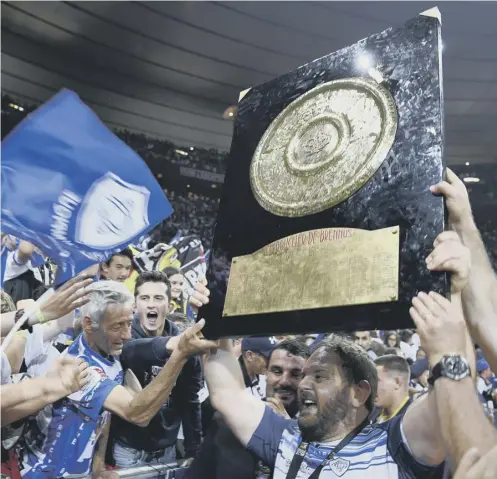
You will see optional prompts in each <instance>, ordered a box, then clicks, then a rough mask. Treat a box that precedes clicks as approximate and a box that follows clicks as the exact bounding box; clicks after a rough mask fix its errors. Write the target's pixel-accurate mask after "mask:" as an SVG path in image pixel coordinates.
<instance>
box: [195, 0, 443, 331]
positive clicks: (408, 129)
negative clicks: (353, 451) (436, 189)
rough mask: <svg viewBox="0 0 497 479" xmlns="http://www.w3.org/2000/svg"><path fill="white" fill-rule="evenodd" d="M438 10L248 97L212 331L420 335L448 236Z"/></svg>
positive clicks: (215, 277)
mask: <svg viewBox="0 0 497 479" xmlns="http://www.w3.org/2000/svg"><path fill="white" fill-rule="evenodd" d="M440 30H441V20H440V13H439V11H438V9H436V8H434V9H432V10H429V11H427V12H424V13H422V14H420V15H419V16H418V17H416V18H414V19H412V20H411V21H409V22H407V23H406V24H405V25H404V26H402V27H400V28H390V29H388V30H385V31H384V32H381V33H378V34H376V35H372V36H370V37H368V38H366V39H364V40H361V41H360V42H358V43H356V44H354V45H352V46H350V47H347V48H344V49H342V50H340V51H337V52H335V53H331V54H329V55H326V56H324V57H322V58H320V59H318V60H315V61H313V62H311V63H308V64H306V65H304V66H302V67H300V68H298V69H296V70H294V71H292V72H290V73H288V74H286V75H283V76H281V77H279V78H276V79H274V80H272V81H269V82H267V83H264V84H263V85H260V86H257V87H253V88H250V89H248V90H246V91H244V92H242V93H241V94H240V101H239V105H238V114H237V119H236V124H235V130H234V136H233V142H232V147H231V152H230V159H229V162H228V166H227V171H226V176H225V182H224V187H223V198H222V200H221V203H220V207H219V214H218V220H217V224H216V229H215V234H214V243H213V248H212V251H211V258H210V265H209V269H208V273H207V280H208V282H209V288H210V290H211V301H210V304H209V305H208V306H205V307H203V308H202V309H201V310H200V312H199V317H203V318H205V319H206V321H207V324H206V328H205V334H206V336H208V337H223V336H224V337H226V336H243V335H249V334H250V335H270V334H279V333H306V332H327V331H338V330H346V331H351V330H369V329H399V328H407V327H412V323H411V320H410V317H409V313H408V311H409V307H410V304H411V299H412V297H413V296H415V295H416V294H417V292H418V291H432V290H433V291H438V292H440V293H441V294H447V293H448V290H449V282H448V278H447V275H446V274H434V273H430V272H429V271H428V269H427V267H426V263H425V258H426V257H427V256H428V254H429V253H430V251H431V250H432V248H433V241H434V240H435V238H436V236H437V235H438V234H439V233H441V232H442V231H443V229H444V204H443V199H442V198H441V197H435V196H433V195H432V194H431V192H430V190H429V186H430V185H432V184H435V183H437V182H439V181H441V179H442V175H443V91H442V55H441V52H442V40H441V34H440Z"/></svg>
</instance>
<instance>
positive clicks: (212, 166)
mask: <svg viewBox="0 0 497 479" xmlns="http://www.w3.org/2000/svg"><path fill="white" fill-rule="evenodd" d="M116 135H117V136H119V138H121V139H122V140H123V141H124V142H125V143H127V144H128V145H130V146H131V147H132V148H133V149H134V150H135V151H137V152H138V153H139V154H140V156H141V157H142V158H143V159H144V160H145V161H147V160H148V159H150V158H160V159H161V160H164V161H168V162H171V163H172V164H174V165H179V166H186V167H188V168H194V169H199V170H205V171H210V172H212V173H221V174H224V169H225V167H226V157H227V155H226V154H225V153H220V152H219V151H217V150H215V149H213V148H211V149H208V150H207V149H205V148H195V147H193V146H189V147H178V146H175V145H174V144H173V143H171V142H169V141H165V140H158V139H154V138H151V137H148V136H146V135H143V134H138V133H132V132H130V131H127V130H117V131H116Z"/></svg>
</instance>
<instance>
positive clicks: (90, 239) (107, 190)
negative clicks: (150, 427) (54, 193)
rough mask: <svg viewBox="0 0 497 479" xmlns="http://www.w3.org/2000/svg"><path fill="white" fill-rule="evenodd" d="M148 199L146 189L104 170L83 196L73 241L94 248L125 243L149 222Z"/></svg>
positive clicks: (108, 247) (104, 247)
mask: <svg viewBox="0 0 497 479" xmlns="http://www.w3.org/2000/svg"><path fill="white" fill-rule="evenodd" d="M149 198H150V191H149V190H148V188H145V187H143V186H138V185H133V184H131V183H128V182H126V181H124V180H123V179H121V178H119V176H117V175H115V174H114V173H110V172H109V173H107V174H106V175H104V176H102V177H101V178H99V179H98V180H97V181H95V182H94V183H93V184H92V185H91V187H90V189H89V190H88V192H87V193H86V195H85V198H84V200H83V203H82V205H81V209H80V211H79V213H78V217H77V221H76V241H77V242H78V243H83V244H84V245H86V246H89V247H91V248H95V249H110V248H115V247H116V246H119V245H120V244H122V243H126V242H128V241H129V240H131V238H133V237H135V236H136V235H138V234H139V233H140V231H142V230H143V229H145V228H146V227H147V226H148V225H149V220H148V201H149Z"/></svg>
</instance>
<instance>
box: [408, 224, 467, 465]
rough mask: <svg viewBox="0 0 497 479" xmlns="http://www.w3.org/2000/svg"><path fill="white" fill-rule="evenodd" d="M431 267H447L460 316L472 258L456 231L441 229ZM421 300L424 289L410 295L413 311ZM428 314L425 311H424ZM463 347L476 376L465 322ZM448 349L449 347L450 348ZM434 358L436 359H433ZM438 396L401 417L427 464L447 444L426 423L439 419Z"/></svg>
mask: <svg viewBox="0 0 497 479" xmlns="http://www.w3.org/2000/svg"><path fill="white" fill-rule="evenodd" d="M426 263H427V266H428V268H429V269H430V270H431V271H446V272H450V273H452V274H451V291H452V293H453V294H452V300H451V301H452V310H453V312H454V314H457V315H458V317H459V318H463V311H462V306H461V290H462V289H464V287H465V286H466V284H467V281H468V277H469V274H470V266H471V258H470V252H469V250H468V248H466V247H465V246H463V244H462V243H461V241H460V239H459V237H458V236H457V234H456V233H454V232H452V231H449V232H444V233H442V234H441V235H439V236H438V237H437V239H436V240H435V249H434V250H433V251H432V252H431V254H430V255H429V256H428V258H427V259H426ZM423 301H428V302H429V301H430V298H429V296H428V295H426V294H425V293H420V294H419V295H418V296H417V297H416V298H414V299H413V312H412V313H411V316H413V319H414V315H413V314H415V313H416V310H417V309H420V310H422V311H423V312H426V308H425V307H424V303H423ZM426 314H428V313H426ZM463 334H464V349H463V350H462V355H463V356H464V357H465V358H466V359H467V360H468V362H469V365H470V369H471V372H472V373H473V375H474V376H473V379H475V374H476V372H475V368H476V359H475V354H474V348H473V346H472V342H471V338H470V336H469V333H468V331H467V328H466V326H464V327H463ZM449 352H450V351H449ZM439 360H440V358H435V359H432V358H430V364H431V366H434V365H435V364H436V362H438V361H439ZM433 361H436V362H433ZM437 404H438V398H437V397H436V395H435V392H434V390H433V389H432V390H430V392H429V393H428V394H427V395H426V396H425V397H423V398H421V399H420V400H419V401H416V402H415V403H414V404H413V405H412V406H411V407H410V408H409V410H408V411H407V413H406V415H405V419H404V432H405V435H406V438H407V441H408V444H409V446H410V448H411V450H412V452H413V454H414V455H415V456H416V458H417V459H419V460H421V461H423V462H425V463H428V464H439V463H441V462H442V461H443V460H444V458H445V455H446V448H445V444H444V440H443V436H442V434H441V431H440V427H436V426H435V427H430V428H426V427H425V425H426V424H433V425H437V424H438V423H439V412H438V407H437Z"/></svg>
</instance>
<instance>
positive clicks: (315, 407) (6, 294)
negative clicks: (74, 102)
mask: <svg viewBox="0 0 497 479" xmlns="http://www.w3.org/2000/svg"><path fill="white" fill-rule="evenodd" d="M3 110H4V107H3V106H2V116H3ZM121 135H122V138H123V139H124V140H125V141H126V142H128V143H129V144H130V145H132V146H133V148H135V149H136V150H137V151H138V152H139V153H140V154H141V155H142V156H143V157H145V158H146V156H147V154H154V155H162V156H164V157H165V158H167V159H169V160H170V161H172V162H175V161H178V157H176V156H175V155H177V154H178V153H174V150H173V149H174V146H173V145H172V144H170V143H168V142H163V141H160V142H159V141H154V140H152V139H149V138H147V137H145V136H144V135H135V134H132V133H129V132H124V133H121ZM171 151H173V153H171ZM197 151H199V150H197ZM211 153H212V155H211V156H209V155H210V154H211ZM179 155H180V156H181V157H186V155H182V154H179ZM203 155H204V153H200V152H199V153H198V154H197V155H196V156H191V157H190V154H189V155H188V156H189V160H188V161H190V162H191V163H189V164H190V165H191V166H193V167H195V168H205V169H209V168H214V170H211V171H217V170H215V168H217V166H216V158H218V157H216V154H215V153H214V152H205V156H203ZM206 158H211V159H210V160H207V159H206ZM182 164H184V163H182ZM434 193H439V194H443V195H444V196H445V198H446V204H447V208H448V222H449V231H446V232H444V233H442V235H440V237H439V238H438V239H437V242H436V246H435V248H434V251H433V253H431V254H430V256H429V257H428V258H427V268H428V269H429V270H431V271H446V272H449V273H451V284H452V297H451V300H450V301H449V300H448V299H446V298H443V297H442V296H440V295H437V294H434V293H430V294H425V293H423V292H420V293H419V294H418V295H417V296H416V297H415V298H413V301H412V308H411V310H410V315H411V318H412V320H413V323H414V324H415V326H416V329H412V330H400V331H395V330H394V331H354V332H352V333H333V334H324V333H323V334H308V335H304V336H294V335H291V334H289V335H285V336H278V337H244V338H233V339H223V340H219V341H213V340H208V339H206V338H204V337H203V336H202V334H201V331H202V328H203V326H204V324H205V323H204V321H203V320H199V321H198V322H194V319H195V315H196V311H197V308H199V307H200V306H202V305H205V304H207V303H208V302H209V296H210V292H209V289H208V288H207V286H206V285H205V284H204V282H203V281H202V280H199V281H196V283H195V285H194V290H193V291H189V292H188V291H187V280H186V278H185V277H184V275H183V272H182V270H181V264H180V263H178V260H177V252H178V251H177V250H174V248H173V247H171V246H170V245H168V244H167V243H168V242H169V241H170V240H171V238H172V237H173V236H177V235H178V234H179V236H188V235H191V234H192V233H194V234H196V235H197V236H199V237H200V238H201V240H202V242H203V243H204V245H205V246H206V249H208V248H210V242H211V235H212V227H213V225H214V222H215V210H216V208H217V201H216V200H214V199H211V198H208V197H205V196H201V195H198V194H195V193H189V194H188V195H186V196H185V195H178V194H176V193H175V192H174V191H172V190H170V191H166V194H167V196H168V198H169V200H170V201H171V203H172V205H173V207H174V210H175V213H174V215H173V216H172V217H170V218H169V219H168V220H167V221H166V222H164V223H163V224H161V225H160V226H159V227H158V228H157V229H156V230H155V231H154V235H155V241H154V246H153V247H152V248H150V249H147V247H145V248H142V247H141V246H140V245H131V246H130V247H129V248H127V249H126V250H124V251H122V252H121V253H118V254H115V255H114V256H112V257H111V258H109V259H108V260H107V261H106V262H104V263H102V264H97V265H94V266H93V267H92V268H89V269H88V270H86V271H84V272H82V273H81V274H80V275H79V276H77V277H75V278H73V279H71V280H70V281H68V282H67V283H65V284H64V285H63V286H61V287H60V288H58V289H57V290H56V291H55V292H54V291H53V290H52V289H47V287H49V286H51V285H52V282H53V274H49V273H48V272H47V271H49V270H50V264H49V263H50V262H49V261H48V260H47V258H45V257H44V256H43V252H42V251H40V250H38V249H37V248H36V247H35V246H34V245H31V244H29V243H27V242H25V241H21V240H19V239H17V238H14V237H12V236H9V235H2V288H3V289H2V296H1V313H2V316H1V330H2V334H1V336H2V354H1V356H2V386H1V395H2V398H1V409H2V415H1V421H2V474H5V475H7V476H8V477H11V478H18V477H24V478H26V479H32V478H39V477H48V478H59V477H88V476H89V475H91V476H90V477H93V478H95V479H98V478H101V479H104V478H107V479H109V478H110V479H112V478H114V477H119V472H120V471H121V472H123V471H126V470H129V469H130V468H138V467H147V466H150V468H158V467H161V466H164V467H166V468H173V469H175V474H176V475H175V476H174V477H177V478H179V477H188V478H192V479H201V478H205V479H207V478H219V479H221V478H223V479H224V478H237V479H239V478H247V479H253V478H269V477H274V478H287V479H308V478H311V479H316V478H318V477H321V478H322V479H326V478H333V477H334V478H336V477H345V478H349V479H357V478H362V477H381V478H397V477H412V478H422V479H425V478H431V477H440V478H442V477H455V478H456V479H484V478H489V477H495V473H496V471H497V430H496V425H497V422H496V419H497V417H496V415H495V414H494V410H495V407H496V406H497V378H496V375H495V374H494V373H495V372H496V371H497V326H496V324H497V303H496V298H497V278H496V276H495V271H494V270H493V269H492V265H491V263H490V261H489V258H488V256H487V251H486V249H485V246H484V244H483V242H482V241H481V237H480V235H479V233H478V230H477V229H476V226H475V224H474V220H473V215H472V213H471V208H470V205H469V199H468V196H467V193H466V188H465V186H464V183H463V182H462V181H460V180H459V179H458V178H457V177H456V175H454V174H453V173H452V172H450V171H449V172H448V176H447V183H443V184H441V185H439V186H437V187H435V190H434ZM494 239H495V237H494ZM155 243H158V244H155ZM189 244H190V246H191V247H192V248H194V246H195V247H196V246H198V245H197V243H196V240H192V241H190V240H189ZM195 251H198V254H199V255H202V254H203V249H202V248H197V249H195ZM168 255H169V256H168ZM40 257H41V260H40ZM165 257H168V261H169V262H168V263H167V267H166V266H164V264H165V263H164V262H163V260H164V258H165ZM157 258H158V259H157ZM226 264H227V263H225V262H223V261H219V259H218V258H214V259H213V264H212V267H213V271H214V281H216V279H219V281H222V280H223V279H224V278H225V277H226V275H227V274H228V273H229V272H228V271H227V269H226ZM161 265H162V266H161ZM38 299H39V301H37V302H35V301H36V300H38ZM16 330H17V331H16ZM160 471H163V469H161V470H158V472H157V477H159V475H160V473H161V472H160ZM136 474H138V473H136ZM136 477H139V475H137V476H136ZM147 477H150V476H147Z"/></svg>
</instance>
